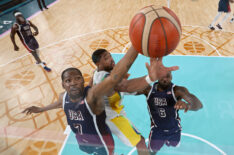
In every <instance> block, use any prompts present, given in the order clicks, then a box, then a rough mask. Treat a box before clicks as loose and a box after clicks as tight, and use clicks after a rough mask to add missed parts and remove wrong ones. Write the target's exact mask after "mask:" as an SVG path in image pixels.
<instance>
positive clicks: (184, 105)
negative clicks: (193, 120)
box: [174, 100, 189, 112]
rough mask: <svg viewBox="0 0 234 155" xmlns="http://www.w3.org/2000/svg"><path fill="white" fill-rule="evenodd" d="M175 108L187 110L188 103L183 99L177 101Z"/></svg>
mask: <svg viewBox="0 0 234 155" xmlns="http://www.w3.org/2000/svg"><path fill="white" fill-rule="evenodd" d="M174 108H175V109H177V110H179V109H184V112H187V111H188V110H189V104H187V103H185V102H184V101H181V100H179V101H177V102H176V104H175V106H174Z"/></svg>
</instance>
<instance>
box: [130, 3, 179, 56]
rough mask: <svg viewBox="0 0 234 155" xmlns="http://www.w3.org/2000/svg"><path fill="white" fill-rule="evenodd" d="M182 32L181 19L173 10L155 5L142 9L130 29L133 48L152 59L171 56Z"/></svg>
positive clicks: (134, 18)
mask: <svg viewBox="0 0 234 155" xmlns="http://www.w3.org/2000/svg"><path fill="white" fill-rule="evenodd" d="M181 32H182V29H181V24H180V21H179V18H178V17H177V16H176V14H175V13H174V12H173V11H172V10H170V9H169V8H167V7H161V8H156V7H155V6H153V5H151V6H147V7H145V8H143V9H141V10H140V11H139V12H138V13H137V14H136V15H135V16H134V17H133V19H132V21H131V24H130V27H129V37H130V40H131V42H132V45H133V47H134V48H135V49H136V50H137V51H138V52H140V53H141V54H143V55H145V56H148V57H152V58H155V57H162V56H165V55H168V54H170V53H171V52H172V51H173V50H174V49H175V48H176V47H177V45H178V43H179V41H180V37H181Z"/></svg>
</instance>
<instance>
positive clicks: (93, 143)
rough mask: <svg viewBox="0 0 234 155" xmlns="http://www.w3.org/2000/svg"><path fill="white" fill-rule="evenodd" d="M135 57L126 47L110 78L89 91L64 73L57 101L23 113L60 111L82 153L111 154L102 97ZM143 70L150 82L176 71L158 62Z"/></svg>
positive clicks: (71, 72)
mask: <svg viewBox="0 0 234 155" xmlns="http://www.w3.org/2000/svg"><path fill="white" fill-rule="evenodd" d="M137 55H138V53H137V52H136V51H135V49H134V48H133V47H130V48H129V50H128V52H127V53H126V54H125V56H124V57H123V58H122V59H121V60H120V61H119V63H118V64H117V65H116V66H115V67H114V69H113V70H112V72H111V74H110V75H109V76H108V77H107V78H105V80H103V81H102V82H101V83H99V84H97V85H95V86H93V87H92V88H89V87H86V88H84V78H83V76H82V74H81V72H80V71H79V70H78V69H76V68H69V69H66V70H65V71H63V73H62V75H61V77H62V86H63V88H64V89H65V92H64V93H61V94H60V97H59V100H58V101H57V102H55V103H53V104H51V105H48V106H46V107H35V106H32V107H29V108H27V109H25V110H24V111H23V112H26V114H31V113H39V112H43V111H47V110H51V109H55V108H62V107H63V109H64V111H65V114H66V117H67V122H68V124H69V125H70V127H71V129H72V131H73V132H74V133H75V134H76V138H77V141H78V144H79V147H80V149H81V150H82V151H84V152H86V153H88V154H100V155H105V154H112V153H113V150H114V148H113V145H114V142H113V138H112V136H111V132H110V131H109V128H108V126H107V125H106V123H105V119H106V113H105V105H104V101H103V97H104V96H107V95H108V93H109V92H110V91H111V90H112V89H113V88H115V86H116V85H117V84H118V83H119V82H120V81H121V80H122V79H123V77H124V76H125V75H126V73H127V71H128V70H129V68H130V67H131V65H132V63H133V62H134V61H135V59H136V57H137ZM147 67H148V69H150V70H152V71H154V72H153V74H151V75H150V78H151V79H152V80H156V79H159V78H160V77H162V76H164V75H165V74H166V73H167V72H168V71H172V70H177V69H178V67H170V68H166V67H164V66H163V65H162V58H161V59H158V60H156V59H154V60H153V61H152V63H151V64H150V66H149V65H147ZM146 83H147V82H146V79H141V81H140V83H139V84H142V85H146ZM142 154H143V153H142Z"/></svg>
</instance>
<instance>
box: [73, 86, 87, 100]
mask: <svg viewBox="0 0 234 155" xmlns="http://www.w3.org/2000/svg"><path fill="white" fill-rule="evenodd" d="M83 90H84V89H82V88H77V90H76V91H75V92H73V91H72V90H71V91H70V92H69V97H70V98H71V99H72V100H77V99H79V98H81V97H83V96H84V92H83Z"/></svg>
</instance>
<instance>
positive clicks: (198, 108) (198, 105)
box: [194, 103, 203, 111]
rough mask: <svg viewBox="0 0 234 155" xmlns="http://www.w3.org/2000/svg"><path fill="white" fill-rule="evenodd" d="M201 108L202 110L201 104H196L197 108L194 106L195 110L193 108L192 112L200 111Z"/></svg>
mask: <svg viewBox="0 0 234 155" xmlns="http://www.w3.org/2000/svg"><path fill="white" fill-rule="evenodd" d="M202 108H203V105H202V103H198V104H197V106H196V108H194V111H198V110H200V109H202Z"/></svg>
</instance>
